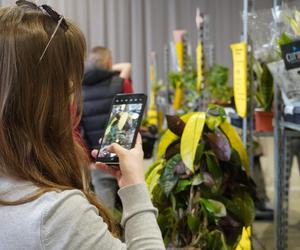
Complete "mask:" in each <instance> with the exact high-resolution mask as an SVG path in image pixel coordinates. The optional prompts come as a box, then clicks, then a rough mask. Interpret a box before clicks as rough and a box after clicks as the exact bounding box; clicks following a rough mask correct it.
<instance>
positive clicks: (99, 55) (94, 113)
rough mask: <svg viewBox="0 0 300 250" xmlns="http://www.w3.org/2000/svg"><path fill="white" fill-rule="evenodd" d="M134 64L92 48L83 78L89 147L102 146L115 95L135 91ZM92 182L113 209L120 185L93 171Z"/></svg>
mask: <svg viewBox="0 0 300 250" xmlns="http://www.w3.org/2000/svg"><path fill="white" fill-rule="evenodd" d="M130 78H131V64H130V63H118V64H115V65H113V64H112V55H111V52H110V50H109V49H108V48H105V47H101V46H97V47H94V48H92V50H91V51H90V53H89V55H88V58H87V61H86V68H85V74H84V79H83V85H82V90H83V114H82V119H81V122H80V125H81V132H82V135H83V138H84V140H85V143H86V145H87V147H88V149H89V150H92V149H95V148H98V147H99V139H100V138H101V137H102V136H103V134H104V129H105V126H106V123H107V121H108V119H109V112H110V106H111V104H112V101H113V97H114V96H115V95H116V94H119V93H132V92H133V89H132V85H131V79H130ZM91 175H92V184H93V187H94V191H95V193H96V195H97V198H98V199H99V200H101V201H102V202H103V203H104V204H106V205H107V206H108V207H110V208H114V207H115V202H116V197H117V190H118V184H117V181H116V179H115V178H114V177H113V176H111V175H110V174H108V173H106V172H104V171H102V170H100V169H93V170H92V173H91Z"/></svg>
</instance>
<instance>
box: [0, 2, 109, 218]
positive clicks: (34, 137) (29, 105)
mask: <svg viewBox="0 0 300 250" xmlns="http://www.w3.org/2000/svg"><path fill="white" fill-rule="evenodd" d="M17 3H18V6H12V7H3V8H0V149H1V150H0V176H1V175H2V176H9V177H12V178H15V179H20V180H26V181H30V182H33V183H34V184H36V185H37V186H38V187H40V189H39V191H38V192H37V193H35V194H33V195H32V196H29V197H25V198H23V199H21V200H19V201H16V202H11V203H9V202H6V201H3V200H1V196H0V204H1V203H2V204H18V203H22V202H27V201H29V200H32V199H35V198H37V197H38V196H39V195H41V194H42V193H44V192H47V191H49V190H53V189H55V190H65V189H73V188H76V189H80V190H82V191H83V192H84V193H85V194H86V196H87V198H88V199H89V200H90V202H91V203H93V204H95V205H96V206H98V208H99V210H100V212H102V211H101V210H102V207H101V205H99V204H97V202H96V201H95V199H94V196H93V195H92V194H91V192H90V189H89V179H88V170H87V166H86V164H87V163H88V160H87V157H86V154H85V152H84V150H83V149H82V147H81V146H80V145H79V143H78V142H77V141H76V139H75V138H74V137H73V135H72V126H73V125H74V124H73V121H72V117H71V108H70V107H71V106H74V105H75V104H76V106H78V105H77V104H78V103H79V107H78V108H79V110H81V108H80V103H81V102H80V101H78V100H80V99H81V81H82V76H83V72H84V56H85V51H86V44H85V38H84V36H83V34H82V32H81V31H80V30H79V29H78V28H77V27H76V26H75V25H74V24H72V23H71V22H69V21H66V20H65V19H62V18H61V17H59V16H56V15H55V13H54V14H53V12H51V10H50V12H47V9H43V8H41V7H38V6H35V5H34V4H32V3H30V2H26V1H18V2H17ZM46 7H47V6H46ZM46 7H45V8H46ZM57 17H58V18H57ZM53 34H54V36H53V39H52V40H51V36H52V35H53ZM50 40H51V42H50V43H49V46H48V47H47V44H48V42H49V41H50ZM101 214H102V215H104V219H105V220H106V219H107V218H105V216H106V215H105V212H103V213H101ZM106 221H107V220H106ZM107 222H108V223H109V221H107Z"/></svg>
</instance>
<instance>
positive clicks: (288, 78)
mask: <svg viewBox="0 0 300 250" xmlns="http://www.w3.org/2000/svg"><path fill="white" fill-rule="evenodd" d="M268 68H269V69H270V72H271V73H272V75H273V79H274V83H275V84H277V85H278V86H279V87H280V90H281V93H282V99H283V102H284V104H285V105H292V106H299V104H300V84H299V82H300V75H299V69H290V70H286V69H285V66H284V62H283V60H280V61H277V62H273V63H269V64H268Z"/></svg>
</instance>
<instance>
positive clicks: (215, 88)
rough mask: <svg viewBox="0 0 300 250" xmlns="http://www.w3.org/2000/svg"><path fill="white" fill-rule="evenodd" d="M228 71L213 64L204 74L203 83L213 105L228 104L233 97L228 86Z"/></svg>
mask: <svg viewBox="0 0 300 250" xmlns="http://www.w3.org/2000/svg"><path fill="white" fill-rule="evenodd" d="M228 74H229V69H228V68H226V67H224V66H222V65H219V64H214V65H213V66H212V67H211V68H210V69H209V70H208V71H207V72H206V74H205V82H206V84H207V85H208V90H209V93H210V97H211V99H212V102H214V103H223V104H226V103H229V102H230V98H231V97H232V95H233V92H232V88H231V87H229V86H228Z"/></svg>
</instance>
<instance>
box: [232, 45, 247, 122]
mask: <svg viewBox="0 0 300 250" xmlns="http://www.w3.org/2000/svg"><path fill="white" fill-rule="evenodd" d="M230 47H231V50H232V57H233V92H234V101H235V106H236V109H237V113H238V115H239V116H240V117H242V118H245V117H246V115H247V44H246V43H244V42H242V43H235V44H232V45H231V46H230Z"/></svg>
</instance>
